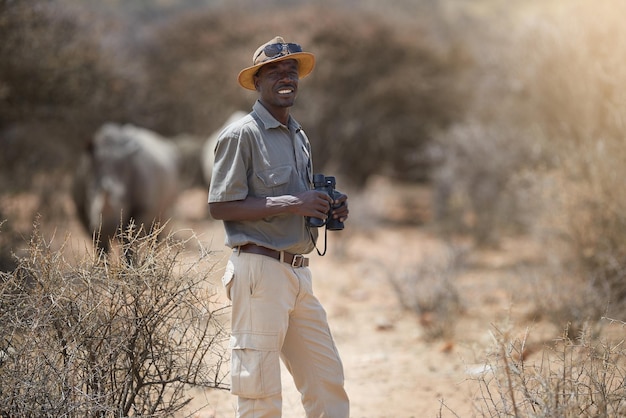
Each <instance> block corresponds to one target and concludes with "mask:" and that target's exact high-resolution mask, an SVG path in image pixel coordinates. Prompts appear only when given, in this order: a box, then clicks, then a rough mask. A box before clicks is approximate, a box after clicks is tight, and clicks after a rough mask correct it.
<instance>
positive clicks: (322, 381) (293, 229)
mask: <svg viewBox="0 0 626 418" xmlns="http://www.w3.org/2000/svg"><path fill="white" fill-rule="evenodd" d="M252 61H253V65H252V66H251V67H249V68H246V69H244V70H242V71H241V72H240V73H239V77H238V81H239V84H240V85H241V86H242V87H244V88H246V89H250V90H256V91H257V92H258V95H259V99H258V101H257V102H256V103H255V104H254V106H253V108H252V112H251V113H249V114H248V115H247V116H245V117H244V118H243V119H241V120H239V121H237V122H235V123H233V124H231V125H230V126H229V127H227V128H226V129H225V130H224V131H223V132H222V133H221V134H220V137H219V139H218V142H217V145H216V147H215V163H214V168H213V174H212V179H211V186H210V190H209V210H210V213H211V216H212V217H213V218H215V219H220V220H222V221H224V228H225V230H226V245H227V246H229V247H231V248H232V249H233V253H232V255H231V257H230V259H229V261H228V264H227V267H226V272H225V274H224V277H223V283H224V286H225V288H226V291H227V294H228V297H229V299H231V301H232V324H231V326H232V335H231V349H232V359H231V377H232V383H231V392H232V393H233V394H235V395H237V396H238V408H237V416H238V417H255V418H260V417H280V416H281V408H282V397H281V382H280V361H279V359H282V360H283V362H284V364H285V365H286V367H287V369H288V370H289V372H290V373H291V375H292V376H293V379H294V382H295V384H296V387H297V388H298V390H299V391H300V393H301V395H302V403H303V406H304V409H305V411H306V414H307V417H315V418H317V417H330V418H347V417H348V416H349V402H348V397H347V395H346V392H345V390H344V387H343V381H344V377H343V366H342V363H341V360H340V358H339V354H338V352H337V349H336V347H335V343H334V342H333V339H332V336H331V334H330V330H329V327H328V322H327V318H326V313H325V311H324V309H323V308H322V306H321V304H320V302H319V301H318V300H317V298H316V297H315V296H314V295H313V290H312V277H311V272H310V270H309V268H308V262H309V260H308V259H307V258H306V257H304V256H303V254H307V253H309V252H311V251H312V250H313V249H314V248H315V241H316V239H317V235H318V232H317V229H315V228H309V227H307V225H306V220H305V219H306V217H316V218H321V219H326V216H327V213H328V211H329V208H330V206H331V205H333V218H335V219H338V220H339V221H341V222H343V221H344V220H345V219H346V218H347V216H348V206H347V197H346V196H345V195H344V194H341V193H338V196H336V200H335V201H333V199H331V197H330V196H329V195H328V194H327V193H322V192H319V191H316V190H313V189H312V177H313V172H312V163H311V147H310V144H309V141H308V138H307V136H306V135H305V133H304V131H303V130H302V128H301V127H300V125H299V124H298V123H297V122H296V121H295V119H294V118H293V117H291V115H290V113H289V112H290V108H291V107H292V106H293V104H294V102H295V99H296V95H297V92H298V82H299V80H300V79H301V78H304V77H306V76H307V75H308V74H309V73H311V71H312V70H313V67H314V65H315V57H314V55H313V54H311V53H308V52H303V51H302V48H301V47H300V45H297V44H294V43H286V42H285V41H284V40H283V38H281V37H275V38H274V39H272V40H271V41H269V42H267V43H266V44H264V45H261V46H260V47H259V48H258V49H257V50H256V51H255V53H254V55H253V57H252Z"/></svg>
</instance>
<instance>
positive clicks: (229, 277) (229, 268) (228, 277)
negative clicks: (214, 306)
mask: <svg viewBox="0 0 626 418" xmlns="http://www.w3.org/2000/svg"><path fill="white" fill-rule="evenodd" d="M234 278H235V265H234V264H233V262H232V261H231V260H228V263H226V270H224V275H223V276H222V284H223V285H224V289H225V290H226V297H227V298H228V300H230V301H232V300H233V299H232V296H231V294H230V289H231V288H232V287H233V279H234Z"/></svg>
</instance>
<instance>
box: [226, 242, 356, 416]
mask: <svg viewBox="0 0 626 418" xmlns="http://www.w3.org/2000/svg"><path fill="white" fill-rule="evenodd" d="M223 284H224V286H225V288H226V291H227V294H228V297H229V299H231V301H232V303H233V306H232V334H231V340H230V346H231V350H232V358H231V378H232V382H231V392H232V393H233V394H234V395H237V396H238V411H237V417H241V418H244V417H245V418H248V417H249V418H252V417H254V418H261V417H273V418H274V417H280V416H281V409H282V396H281V382H280V360H279V359H282V361H283V362H284V363H285V365H286V367H287V370H289V372H290V373H291V375H292V376H293V379H294V383H295V385H296V387H297V388H298V391H300V393H301V395H302V404H303V406H304V409H305V411H306V414H307V417H309V418H321V417H328V418H347V417H348V416H349V402H348V397H347V395H346V392H345V390H344V387H343V381H344V376H343V366H342V364H341V359H340V358H339V353H338V352H337V348H336V347H335V343H334V341H333V339H332V336H331V334H330V329H329V328H328V322H327V319H326V312H325V311H324V309H323V308H322V306H321V304H320V302H319V301H318V300H317V298H316V297H315V296H314V295H313V289H312V283H311V272H310V270H309V269H308V268H306V267H300V268H294V267H291V266H290V265H289V264H287V263H284V262H281V261H278V260H274V259H272V258H270V257H267V256H264V255H258V254H250V253H243V252H241V253H238V252H237V251H235V252H233V255H232V256H231V258H230V260H229V262H228V265H227V268H226V272H225V274H224V278H223Z"/></svg>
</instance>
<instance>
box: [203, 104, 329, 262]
mask: <svg viewBox="0 0 626 418" xmlns="http://www.w3.org/2000/svg"><path fill="white" fill-rule="evenodd" d="M312 180H313V168H312V162H311V145H310V144H309V140H308V138H307V136H306V134H305V133H304V131H303V130H302V129H301V128H300V125H299V124H298V123H297V122H296V121H295V120H294V119H293V118H292V117H291V116H290V117H289V121H288V126H285V125H283V124H282V123H280V122H278V121H277V120H276V119H275V118H274V117H273V116H272V115H271V114H270V113H269V112H268V111H267V109H265V107H263V105H262V104H261V103H260V102H259V101H257V102H256V103H255V104H254V106H253V108H252V112H250V113H249V114H248V115H246V116H245V117H243V118H242V119H240V120H239V121H237V122H234V123H233V124H231V125H229V126H228V127H226V128H225V129H224V130H223V131H222V132H221V134H220V136H219V139H218V140H217V145H216V147H215V163H214V165H213V174H212V176H211V185H210V188H209V203H213V202H228V201H233V200H243V199H245V198H246V197H247V196H252V197H268V196H282V195H296V194H298V193H300V192H303V191H306V190H309V189H311V188H312ZM224 228H225V230H226V245H227V246H229V247H231V248H234V247H237V246H239V245H243V244H247V243H254V244H257V245H261V246H264V247H267V248H272V249H275V250H285V251H289V252H291V253H296V254H306V253H309V252H311V251H312V250H313V248H314V241H313V240H316V239H317V233H318V231H317V229H316V228H311V229H310V231H309V228H307V227H306V224H305V218H304V217H303V216H299V215H294V214H281V215H276V216H272V217H268V218H264V219H262V220H258V221H224ZM311 234H312V237H311Z"/></svg>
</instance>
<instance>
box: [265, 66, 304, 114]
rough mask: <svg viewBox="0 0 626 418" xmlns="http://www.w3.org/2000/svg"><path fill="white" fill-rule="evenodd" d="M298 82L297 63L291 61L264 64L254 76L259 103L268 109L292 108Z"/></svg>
mask: <svg viewBox="0 0 626 418" xmlns="http://www.w3.org/2000/svg"><path fill="white" fill-rule="evenodd" d="M298 80H299V76H298V62H297V61H296V60H292V59H290V60H284V61H278V62H274V63H269V64H266V65H264V66H263V67H261V68H260V70H259V72H258V74H257V75H255V76H254V84H255V86H256V89H257V91H258V92H259V93H260V96H261V97H260V99H261V102H262V103H263V104H265V106H270V107H291V106H293V104H294V102H295V100H296V94H297V92H298Z"/></svg>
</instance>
